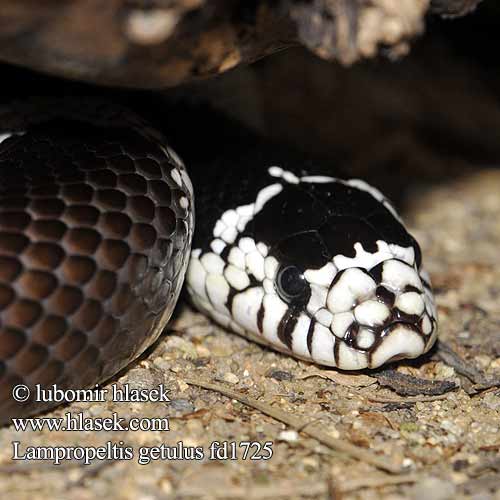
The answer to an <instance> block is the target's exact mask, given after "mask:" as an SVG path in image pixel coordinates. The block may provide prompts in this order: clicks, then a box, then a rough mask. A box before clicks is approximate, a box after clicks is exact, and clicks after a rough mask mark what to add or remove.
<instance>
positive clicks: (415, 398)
mask: <svg viewBox="0 0 500 500" xmlns="http://www.w3.org/2000/svg"><path fill="white" fill-rule="evenodd" d="M448 397H449V394H448V393H445V394H437V395H436V396H413V397H406V398H399V399H398V398H377V397H375V396H366V399H367V400H368V401H371V402H372V403H384V404H386V403H426V402H429V401H439V400H440V399H448Z"/></svg>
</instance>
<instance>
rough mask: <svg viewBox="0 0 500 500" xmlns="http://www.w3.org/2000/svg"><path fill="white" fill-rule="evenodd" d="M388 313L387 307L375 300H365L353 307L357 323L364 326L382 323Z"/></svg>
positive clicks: (387, 316)
mask: <svg viewBox="0 0 500 500" xmlns="http://www.w3.org/2000/svg"><path fill="white" fill-rule="evenodd" d="M390 314H391V312H390V311H389V308H388V307H387V306H386V305H385V304H382V303H381V302H379V301H377V300H366V301H365V302H361V304H359V305H358V306H356V308H355V309H354V316H355V318H356V320H357V321H358V323H360V324H361V325H366V326H378V325H383V324H384V322H385V320H386V319H388V318H389V316H390Z"/></svg>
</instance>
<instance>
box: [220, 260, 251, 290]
mask: <svg viewBox="0 0 500 500" xmlns="http://www.w3.org/2000/svg"><path fill="white" fill-rule="evenodd" d="M224 277H225V278H226V279H227V281H228V283H229V284H230V285H231V286H232V287H233V288H235V289H236V290H238V291H241V290H243V289H245V288H247V287H248V286H250V278H249V277H248V274H247V273H246V272H245V271H242V270H241V269H238V268H237V267H236V266H233V265H231V264H230V265H229V266H226V269H224Z"/></svg>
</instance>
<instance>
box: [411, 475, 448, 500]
mask: <svg viewBox="0 0 500 500" xmlns="http://www.w3.org/2000/svg"><path fill="white" fill-rule="evenodd" d="M455 490H456V487H455V485H454V484H453V483H451V482H449V481H444V480H443V479H440V478H437V477H428V478H425V479H423V480H422V481H420V482H419V483H417V484H415V485H414V486H413V488H412V489H411V498H413V499H414V500H451V499H453V498H455V496H456V491H455Z"/></svg>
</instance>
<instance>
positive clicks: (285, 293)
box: [276, 266, 310, 304]
mask: <svg viewBox="0 0 500 500" xmlns="http://www.w3.org/2000/svg"><path fill="white" fill-rule="evenodd" d="M276 290H277V291H278V295H279V296H280V297H281V298H282V299H283V300H284V301H285V302H287V303H295V304H297V303H305V302H307V300H308V299H309V295H310V289H309V284H308V283H307V280H306V279H305V278H304V275H303V274H302V272H301V271H300V270H299V269H298V268H297V267H295V266H285V267H282V268H281V269H280V270H279V271H278V274H277V276H276Z"/></svg>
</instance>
